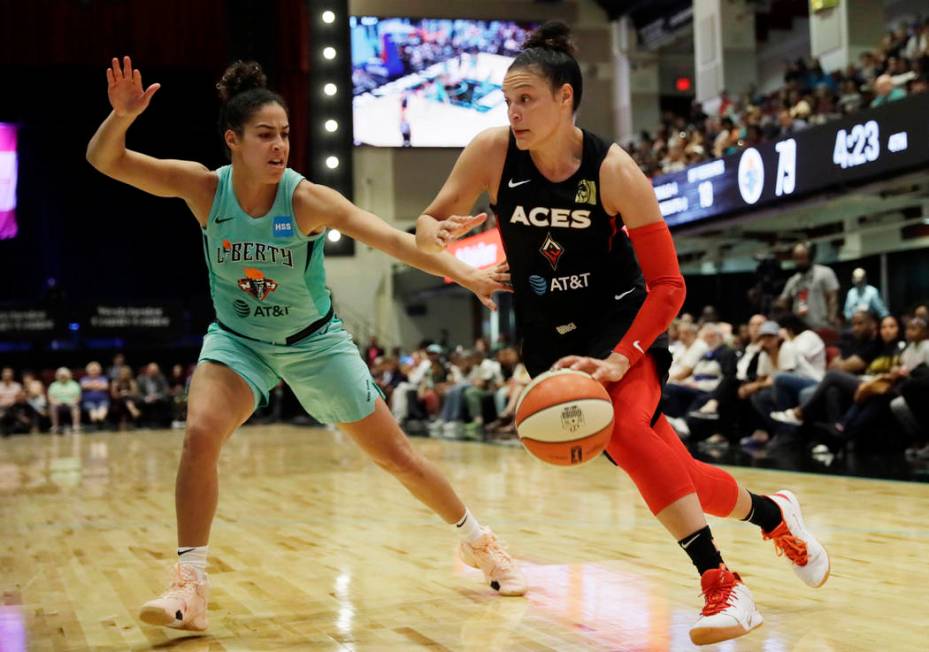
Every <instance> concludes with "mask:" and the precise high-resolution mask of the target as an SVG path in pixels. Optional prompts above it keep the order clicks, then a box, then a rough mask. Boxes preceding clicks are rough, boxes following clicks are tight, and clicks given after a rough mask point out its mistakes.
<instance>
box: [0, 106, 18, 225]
mask: <svg viewBox="0 0 929 652" xmlns="http://www.w3.org/2000/svg"><path fill="white" fill-rule="evenodd" d="M16 171H17V156H16V126H15V125H11V124H4V123H2V122H0V240H4V239H6V238H12V237H14V236H15V235H16Z"/></svg>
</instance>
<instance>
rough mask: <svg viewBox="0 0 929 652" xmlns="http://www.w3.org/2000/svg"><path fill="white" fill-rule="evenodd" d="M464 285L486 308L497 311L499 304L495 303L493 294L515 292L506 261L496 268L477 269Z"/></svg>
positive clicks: (465, 280)
mask: <svg viewBox="0 0 929 652" xmlns="http://www.w3.org/2000/svg"><path fill="white" fill-rule="evenodd" d="M462 285H463V286H464V287H466V288H468V289H469V290H471V291H472V292H473V293H474V294H475V295H476V296H477V298H478V299H480V300H481V303H483V304H484V306H485V307H486V308H488V309H490V310H496V309H497V304H496V303H494V300H493V296H492V295H493V293H494V292H512V291H513V286H512V285H510V266H509V264H508V263H507V262H506V261H505V260H504V261H503V262H502V263H498V264H497V265H495V266H494V267H488V268H487V269H475V270H474V272H473V273H472V274H471V275H470V276H469V277H468V278H467V279H464V281H463V282H462Z"/></svg>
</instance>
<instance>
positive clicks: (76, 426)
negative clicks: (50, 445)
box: [48, 367, 81, 434]
mask: <svg viewBox="0 0 929 652" xmlns="http://www.w3.org/2000/svg"><path fill="white" fill-rule="evenodd" d="M48 405H49V416H50V417H51V419H52V432H53V433H58V434H63V433H64V426H62V425H61V421H62V416H64V417H68V416H70V417H71V430H72V431H73V432H75V433H78V432H80V431H81V386H80V385H78V384H77V382H76V381H75V380H74V378H73V377H72V376H71V370H70V369H68V368H67V367H59V368H58V370H57V371H56V372H55V381H54V382H53V383H52V384H51V385H49V386H48Z"/></svg>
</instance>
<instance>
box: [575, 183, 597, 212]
mask: <svg viewBox="0 0 929 652" xmlns="http://www.w3.org/2000/svg"><path fill="white" fill-rule="evenodd" d="M574 203H575V204H591V205H592V206H596V205H597V182H596V181H590V180H589V179H581V181H580V182H579V183H578V184H577V194H575V195H574Z"/></svg>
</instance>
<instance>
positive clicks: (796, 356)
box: [774, 313, 826, 411]
mask: <svg viewBox="0 0 929 652" xmlns="http://www.w3.org/2000/svg"><path fill="white" fill-rule="evenodd" d="M778 323H779V325H780V327H781V328H782V329H783V334H784V335H785V338H784V339H785V340H786V341H785V343H784V346H783V347H782V348H781V352H780V358H779V360H778V369H779V371H778V373H777V374H775V376H774V405H775V407H776V408H777V410H778V411H782V410H787V409H788V408H793V407H796V406H798V405H800V404H801V403H803V402H804V399H806V398H808V397H809V396H811V395H812V394H813V392H814V391H815V388H816V385H817V384H819V382H820V381H821V380H822V379H823V376H825V375H826V345H825V343H824V342H823V340H822V338H821V337H820V336H819V335H817V334H816V333H815V332H813V331H812V330H810V329H809V328H808V327H807V325H806V322H804V321H803V320H802V319H800V318H799V317H797V316H796V315H794V314H791V313H788V314H786V315H784V316H782V317H781V318H780V319H779V320H778Z"/></svg>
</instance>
